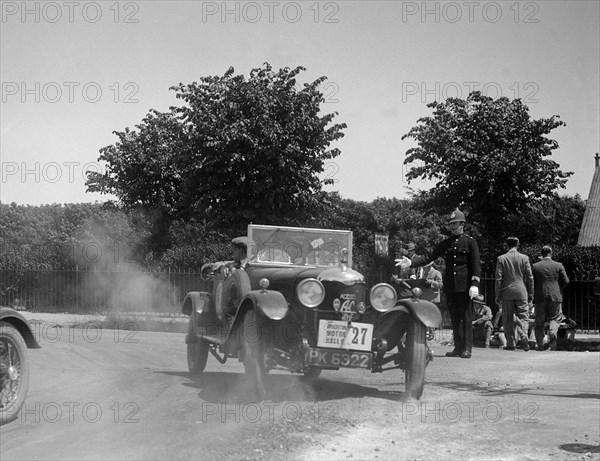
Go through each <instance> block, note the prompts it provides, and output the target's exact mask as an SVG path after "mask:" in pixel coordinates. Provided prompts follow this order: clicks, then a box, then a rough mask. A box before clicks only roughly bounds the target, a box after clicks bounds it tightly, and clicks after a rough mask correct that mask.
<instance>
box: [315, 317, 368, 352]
mask: <svg viewBox="0 0 600 461" xmlns="http://www.w3.org/2000/svg"><path fill="white" fill-rule="evenodd" d="M372 341H373V325H372V324H370V323H359V322H353V323H351V324H350V326H348V322H342V321H340V320H319V338H318V341H317V346H319V347H331V348H335V349H352V350H359V351H370V350H371V343H372Z"/></svg>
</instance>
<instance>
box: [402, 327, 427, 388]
mask: <svg viewBox="0 0 600 461" xmlns="http://www.w3.org/2000/svg"><path fill="white" fill-rule="evenodd" d="M405 353H406V370H405V375H406V380H405V383H406V384H405V393H406V395H407V397H409V398H411V399H417V400H418V399H420V398H421V395H423V386H424V384H425V367H426V366H427V345H426V341H425V326H424V325H423V324H422V323H421V322H417V321H412V322H411V325H410V327H409V328H408V331H407V332H406V352H405Z"/></svg>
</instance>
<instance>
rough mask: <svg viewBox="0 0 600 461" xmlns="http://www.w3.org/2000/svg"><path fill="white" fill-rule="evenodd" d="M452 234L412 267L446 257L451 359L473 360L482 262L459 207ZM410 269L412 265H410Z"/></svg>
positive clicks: (453, 217)
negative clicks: (475, 301)
mask: <svg viewBox="0 0 600 461" xmlns="http://www.w3.org/2000/svg"><path fill="white" fill-rule="evenodd" d="M447 223H448V227H449V228H450V232H451V235H450V237H448V238H447V239H445V240H442V241H441V242H440V243H439V244H438V245H437V246H436V247H435V248H434V249H433V251H432V252H431V253H429V254H426V255H423V256H415V257H414V258H413V259H412V261H411V264H410V267H418V266H423V265H425V264H427V263H429V262H431V261H435V260H436V259H437V258H439V257H441V256H443V257H444V260H445V262H446V270H445V272H444V288H443V289H444V293H445V294H446V301H447V304H448V311H449V312H450V320H451V321H452V333H453V336H454V350H453V351H452V352H447V353H446V356H447V357H462V358H464V359H468V358H471V349H472V347H473V323H472V321H473V319H472V310H471V303H470V301H471V298H474V297H476V296H477V295H479V282H480V277H481V261H480V260H479V247H478V246H477V242H476V241H475V239H473V238H472V237H469V236H468V235H466V234H465V233H464V225H465V215H464V213H463V212H462V211H460V210H459V209H458V208H457V209H456V210H454V211H453V212H452V214H450V216H449V217H448V220H447ZM407 267H408V266H407Z"/></svg>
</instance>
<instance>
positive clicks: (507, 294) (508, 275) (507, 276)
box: [496, 237, 533, 351]
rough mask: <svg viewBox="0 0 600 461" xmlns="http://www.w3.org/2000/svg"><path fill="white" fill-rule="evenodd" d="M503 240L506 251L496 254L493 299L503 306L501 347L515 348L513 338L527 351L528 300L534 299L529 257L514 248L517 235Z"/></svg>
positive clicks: (517, 241)
mask: <svg viewBox="0 0 600 461" xmlns="http://www.w3.org/2000/svg"><path fill="white" fill-rule="evenodd" d="M506 243H507V245H508V248H509V249H508V252H506V253H505V254H503V255H500V256H498V260H497V262H496V303H497V304H498V305H501V306H502V324H503V325H504V334H505V335H506V347H505V348H504V349H506V350H515V340H516V341H517V342H518V343H519V344H520V345H521V347H522V349H523V350H524V351H528V350H529V341H528V339H527V329H528V326H529V304H528V301H530V300H532V299H533V275H532V273H531V265H530V264H529V257H528V256H527V255H524V254H521V253H519V252H518V251H517V246H518V245H519V239H518V238H517V237H508V238H507V239H506ZM513 315H514V319H513ZM515 322H516V325H515ZM515 336H516V338H515Z"/></svg>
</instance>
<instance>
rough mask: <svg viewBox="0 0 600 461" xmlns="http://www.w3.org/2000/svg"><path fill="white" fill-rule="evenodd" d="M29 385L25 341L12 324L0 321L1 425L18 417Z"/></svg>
mask: <svg viewBox="0 0 600 461" xmlns="http://www.w3.org/2000/svg"><path fill="white" fill-rule="evenodd" d="M28 386H29V361H28V358H27V346H26V345H25V341H24V340H23V337H22V336H21V334H20V333H19V332H18V331H17V330H16V329H15V328H14V327H13V326H12V325H11V324H9V323H7V322H0V425H2V424H6V423H8V422H10V421H13V420H14V419H16V418H17V415H18V413H19V410H20V409H21V406H22V405H23V402H24V401H25V395H26V394H27V387H28Z"/></svg>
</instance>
